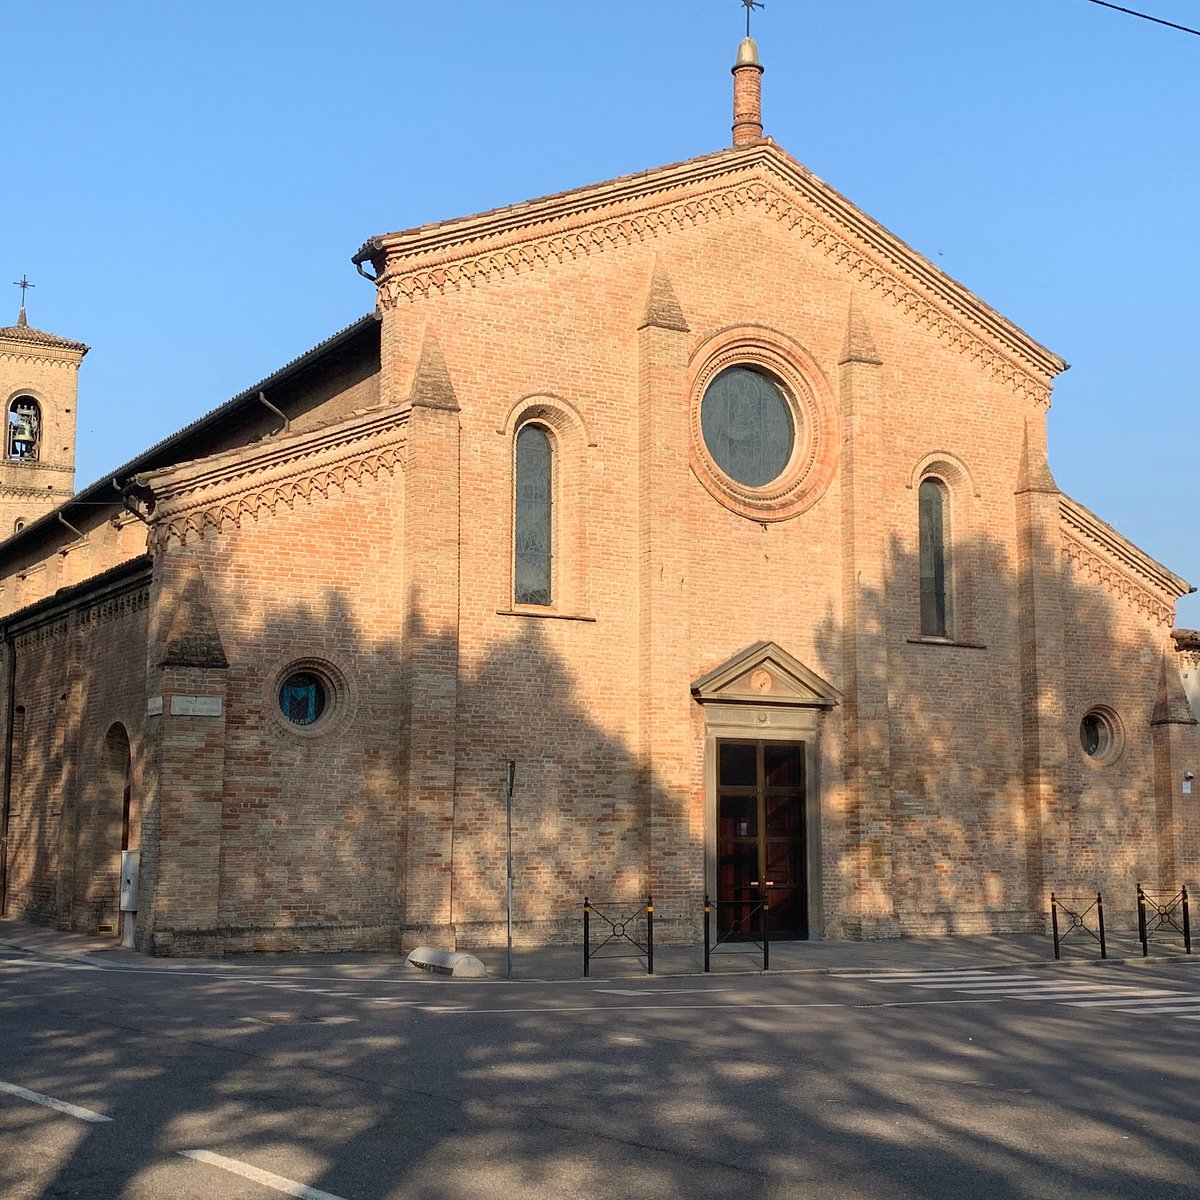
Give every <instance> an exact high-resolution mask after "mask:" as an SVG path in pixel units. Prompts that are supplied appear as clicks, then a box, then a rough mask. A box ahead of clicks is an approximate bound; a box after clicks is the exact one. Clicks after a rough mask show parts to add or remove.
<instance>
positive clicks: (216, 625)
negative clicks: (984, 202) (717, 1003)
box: [0, 39, 1200, 954]
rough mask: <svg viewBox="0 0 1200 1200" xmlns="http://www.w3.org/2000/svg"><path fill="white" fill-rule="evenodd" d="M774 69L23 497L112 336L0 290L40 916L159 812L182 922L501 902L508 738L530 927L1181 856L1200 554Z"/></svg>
mask: <svg viewBox="0 0 1200 1200" xmlns="http://www.w3.org/2000/svg"><path fill="white" fill-rule="evenodd" d="M761 75H762V69H761V67H760V65H759V63H758V58H757V51H756V49H755V47H754V43H753V42H752V41H750V40H749V39H747V40H746V42H744V43H743V44H742V46H741V49H740V51H739V54H738V60H737V65H736V66H735V68H734V97H735V102H734V111H735V124H734V144H733V146H732V147H731V148H729V149H726V150H721V151H718V152H716V153H713V154H709V155H706V156H704V157H701V158H698V159H693V160H691V161H688V162H683V163H678V164H675V165H671V166H667V167H662V168H659V169H656V170H651V171H647V172H645V173H642V174H639V175H632V176H627V177H624V178H621V179H616V180H613V181H610V182H607V183H603V184H599V185H595V186H591V187H584V188H580V189H577V190H575V191H571V192H566V193H563V194H561V195H556V196H550V197H547V198H544V199H540V200H534V201H530V202H528V203H525V204H520V205H516V206H513V207H511V208H505V209H500V210H497V211H494V212H489V213H483V214H480V215H476V216H471V217H466V218H461V219H455V220H449V221H445V222H442V223H439V224H435V225H429V226H424V227H421V228H419V229H414V230H408V231H406V232H402V233H394V234H388V235H386V236H382V237H377V238H373V239H372V240H370V241H368V242H367V243H366V244H365V245H364V246H363V247H362V249H361V250H360V251H359V253H358V254H357V255H356V257H355V262H356V264H357V265H358V267H359V270H360V271H361V272H362V273H363V274H364V275H366V276H367V277H368V278H370V279H372V280H373V283H374V287H375V289H376V308H375V311H374V312H372V313H371V314H370V315H369V316H366V317H364V318H362V319H361V320H359V321H357V322H355V323H354V324H353V325H351V326H349V327H348V328H347V329H345V330H343V331H342V332H340V333H338V334H336V335H335V336H333V337H331V338H330V339H328V340H327V341H326V342H324V343H322V344H321V345H320V346H317V347H316V348H315V349H314V350H312V351H310V352H309V353H307V354H305V355H304V356H302V357H301V358H299V359H297V360H295V361H294V362H292V363H290V364H288V365H287V366H285V367H283V368H282V369H281V370H279V371H278V372H276V373H275V374H274V375H272V376H271V377H269V378H268V379H266V380H264V381H263V382H262V383H261V384H258V385H256V386H255V387H253V388H251V389H249V390H248V391H246V392H245V393H243V394H241V395H239V396H237V397H234V398H233V399H232V400H230V401H229V402H228V403H226V404H224V405H222V406H221V407H219V408H217V409H215V410H213V411H212V412H210V413H209V414H208V415H206V416H204V417H202V418H200V419H199V420H197V421H196V422H194V423H193V424H192V425H189V426H188V427H186V428H185V429H183V430H181V431H180V432H179V433H177V434H175V435H174V436H173V437H171V438H169V439H167V440H166V441H165V442H162V443H160V444H159V445H158V446H155V447H152V448H151V449H149V450H147V451H146V452H145V453H144V454H141V455H139V456H138V457H137V458H136V459H134V460H133V461H132V462H131V463H128V464H126V465H125V466H123V467H121V468H119V469H118V470H117V471H115V472H113V475H112V476H111V477H108V478H105V479H104V480H102V481H101V482H99V483H97V484H95V485H92V486H91V487H89V488H85V489H84V490H83V491H82V492H79V493H77V494H76V495H75V496H74V497H73V498H71V499H65V500H64V499H63V498H62V497H59V496H57V495H56V496H54V497H52V501H39V498H38V497H37V496H34V497H32V499H31V500H30V503H33V502H35V501H36V502H38V505H39V506H37V507H35V508H30V509H29V510H28V512H25V511H24V510H22V511H21V512H18V511H17V508H12V512H11V513H10V514H9V515H8V516H4V514H5V513H8V508H4V507H3V505H8V506H9V507H12V505H13V504H14V503H16V501H22V502H24V499H25V498H24V497H23V496H18V497H15V499H14V497H13V496H12V488H11V487H8V486H7V485H9V484H13V481H14V480H15V479H18V477H20V478H25V477H29V478H32V477H33V474H34V473H35V471H36V470H37V469H38V468H37V467H36V466H35V465H34V464H35V463H36V462H37V461H41V462H43V463H49V462H50V460H51V458H52V457H53V454H54V453H58V454H63V453H65V448H68V447H69V450H70V460H71V463H73V447H74V443H73V440H68V437H67V434H66V433H65V432H63V431H65V430H67V429H68V427H69V429H70V431H71V438H73V429H74V418H73V416H71V415H70V414H71V413H72V412H73V409H74V381H75V375H76V372H77V370H78V368H79V363H80V359H81V358H82V354H83V351H84V349H85V348H84V347H83V346H81V345H80V344H78V343H74V342H67V341H66V340H65V339H61V338H55V337H54V336H53V335H48V334H42V333H40V332H39V331H37V330H34V329H31V327H29V326H28V324H27V322H25V321H22V322H21V323H20V324H19V325H18V326H13V327H10V328H7V329H0V388H3V390H4V397H5V399H6V401H7V402H8V404H9V414H10V415H9V423H10V438H9V447H8V457H7V459H6V460H5V462H4V464H3V465H2V466H0V480H3V482H4V483H5V485H6V487H5V488H0V517H3V519H4V520H7V521H9V525H8V527H7V528H6V530H5V532H6V533H11V536H10V537H9V538H8V540H7V541H6V542H4V543H3V545H2V546H0V611H2V612H3V614H4V616H3V666H2V668H0V669H2V671H3V675H2V676H0V678H3V680H4V681H5V682H4V692H3V708H2V712H0V721H2V722H3V724H2V725H0V729H2V730H3V731H4V742H3V745H4V751H5V753H4V775H3V797H2V803H3V810H2V814H0V819H2V821H3V828H0V834H2V835H3V837H4V855H3V865H2V869H3V881H2V884H0V888H2V891H3V900H4V905H5V908H6V911H7V912H9V913H13V914H24V915H28V916H31V917H33V918H35V919H39V920H43V921H46V922H53V923H56V924H58V925H60V926H61V927H63V928H71V929H79V930H89V931H96V930H98V929H103V930H109V931H113V932H115V931H116V929H117V927H118V924H119V921H120V917H119V915H118V912H117V864H118V862H119V855H120V851H121V850H122V849H140V851H141V880H140V888H139V899H138V905H137V914H136V918H132V917H131V918H129V919H130V920H132V921H133V922H134V933H135V938H136V943H137V945H138V946H139V947H140V948H142V949H144V950H146V951H147V952H153V953H163V954H187V953H219V952H221V951H223V950H226V949H228V950H231V951H232V950H243V949H285V948H307V949H341V948H353V947H380V948H385V947H397V946H400V945H405V946H409V945H412V944H415V943H417V942H423V941H434V942H437V943H440V944H444V945H457V946H460V947H464V948H470V947H472V946H482V945H487V944H496V943H498V942H502V941H503V939H504V936H505V865H506V849H507V843H506V815H505V814H506V786H507V773H508V764H509V763H512V764H515V766H514V780H515V786H514V791H513V842H512V848H513V856H514V873H515V887H514V921H515V932H516V938H517V940H518V941H522V942H539V941H553V940H560V939H563V938H568V937H571V938H573V937H577V936H578V918H579V910H580V905H581V902H582V898H583V896H584V894H585V893H586V894H590V895H591V896H593V897H605V898H612V899H619V900H624V901H636V899H637V898H638V897H643V896H645V895H646V894H647V893H651V892H652V893H653V895H654V898H655V905H656V914H657V916H658V917H659V919H660V921H661V922H663V923H664V931H665V933H666V935H667V936H673V937H679V938H684V937H689V938H690V937H694V936H696V934H697V932H698V928H699V925H698V923H699V913H700V907H701V903H702V898H703V896H704V895H705V894H706V893H708V894H710V895H712V896H713V897H715V898H716V899H717V901H718V903H719V906H720V912H721V914H722V916H721V918H720V919H721V920H722V921H723V922H725V924H726V925H728V924H729V923H730V922H732V921H734V920H736V919H737V918H738V916H739V914H742V915H744V914H745V913H746V912H748V911H749V908H748V906H749V905H751V904H752V902H754V901H755V900H756V899H757V898H758V897H760V896H761V893H762V890H763V888H764V886H765V885H767V884H770V886H771V890H770V896H771V900H772V922H773V925H774V927H775V928H776V930H777V934H778V935H782V936H793V937H832V938H839V937H885V936H898V935H901V934H918V933H920V934H927V933H955V932H980V931H1018V930H1031V929H1041V928H1043V927H1044V923H1045V920H1046V917H1045V914H1046V910H1047V902H1048V896H1049V892H1050V891H1051V890H1056V891H1058V892H1060V893H1065V894H1081V893H1083V892H1087V891H1091V892H1094V891H1095V890H1096V889H1102V890H1103V891H1104V892H1105V893H1106V901H1108V903H1109V906H1110V908H1111V909H1112V910H1113V911H1114V913H1115V914H1116V919H1120V914H1121V910H1122V909H1125V910H1128V911H1127V912H1125V913H1124V915H1125V916H1126V917H1131V915H1132V890H1133V886H1134V884H1135V883H1136V882H1138V881H1140V882H1143V883H1147V884H1151V885H1158V884H1162V885H1163V886H1174V885H1176V884H1177V883H1178V882H1179V881H1181V880H1188V881H1190V880H1192V879H1193V878H1194V877H1195V875H1196V872H1197V867H1198V866H1200V821H1198V819H1197V812H1196V803H1195V799H1196V798H1195V797H1193V796H1191V795H1190V794H1188V793H1190V787H1188V786H1187V785H1186V784H1185V782H1184V781H1185V779H1186V778H1187V777H1188V776H1189V773H1191V772H1194V771H1195V770H1196V766H1197V737H1196V727H1195V719H1194V717H1193V715H1192V710H1191V707H1190V705H1189V703H1188V700H1187V697H1186V695H1185V692H1184V687H1183V683H1182V681H1181V676H1180V670H1179V665H1178V664H1179V653H1178V651H1177V649H1176V643H1177V641H1178V639H1175V640H1173V639H1172V636H1171V634H1172V625H1173V621H1174V606H1175V602H1176V600H1177V599H1178V598H1179V597H1180V596H1182V595H1183V594H1185V593H1186V592H1187V591H1188V590H1189V587H1188V585H1187V583H1185V582H1184V581H1183V580H1181V579H1180V578H1178V577H1177V576H1176V575H1174V574H1172V573H1171V572H1170V571H1169V570H1167V569H1166V568H1164V567H1162V566H1160V565H1159V564H1158V563H1156V562H1154V561H1153V560H1152V559H1150V558H1149V557H1148V556H1146V555H1145V554H1143V553H1142V552H1141V551H1139V550H1138V549H1137V548H1136V547H1134V546H1133V545H1131V544H1130V543H1129V542H1128V541H1127V540H1126V539H1124V538H1123V537H1122V536H1121V535H1120V534H1119V533H1117V532H1116V531H1115V530H1113V529H1112V528H1110V527H1109V526H1108V525H1106V524H1105V523H1104V522H1103V521H1102V520H1101V519H1100V518H1099V517H1097V516H1095V515H1093V514H1092V513H1091V512H1089V511H1088V510H1087V509H1085V508H1084V507H1083V506H1082V505H1080V504H1078V503H1076V502H1075V501H1073V500H1071V499H1070V498H1069V497H1067V496H1066V495H1064V494H1063V493H1062V492H1061V491H1060V490H1059V489H1058V487H1057V486H1056V484H1055V482H1054V479H1053V477H1052V475H1051V472H1050V468H1049V465H1048V460H1047V447H1046V413H1047V410H1048V408H1049V404H1050V396H1051V385H1052V381H1053V379H1054V377H1055V376H1056V375H1057V374H1058V373H1059V372H1061V371H1062V370H1063V369H1064V368H1065V364H1064V363H1063V362H1062V360H1061V359H1059V358H1058V357H1057V356H1056V355H1054V354H1053V353H1051V352H1050V351H1049V350H1047V349H1045V348H1044V347H1042V346H1040V345H1039V344H1038V343H1037V342H1035V341H1034V340H1033V339H1032V338H1031V337H1030V336H1029V335H1027V334H1026V333H1024V332H1022V331H1021V330H1020V329H1018V328H1016V327H1015V326H1014V325H1012V324H1011V323H1010V322H1009V321H1007V320H1006V319H1005V318H1004V317H1002V316H1001V315H1000V314H999V313H997V312H994V311H993V310H992V309H990V308H988V307H987V306H986V305H985V304H984V303H983V302H982V301H980V300H979V299H978V298H977V297H975V296H974V295H972V294H971V293H970V292H969V291H967V290H966V289H965V288H964V287H963V286H962V285H960V284H959V283H957V282H955V281H954V280H952V279H950V278H948V277H947V276H945V275H944V274H942V273H941V272H939V271H938V270H937V268H935V267H934V266H933V265H932V264H931V263H929V262H928V261H926V260H925V259H923V258H922V257H921V256H920V255H918V254H917V253H916V252H915V251H913V250H912V249H911V248H910V247H908V246H906V245H905V244H904V243H903V242H901V241H900V240H899V239H897V238H896V237H895V236H894V235H893V234H891V233H889V232H888V231H887V230H886V229H884V228H882V227H881V226H880V225H878V224H877V223H876V222H874V221H872V220H871V219H870V218H869V217H867V216H866V215H865V214H863V213H862V212H860V211H859V210H858V209H856V208H855V207H854V206H853V205H852V204H851V203H850V202H849V201H848V200H846V199H845V198H844V197H842V196H841V195H839V194H838V193H837V192H836V191H834V190H833V189H832V188H831V187H829V186H828V185H827V184H826V183H824V182H823V181H821V180H820V179H818V178H816V177H815V176H814V175H812V174H811V173H810V172H809V171H808V170H806V169H805V168H804V167H803V166H802V165H801V164H800V163H799V162H797V161H796V160H795V159H794V158H792V157H791V156H790V155H789V154H787V153H786V152H785V151H783V150H782V149H781V148H780V147H779V146H778V145H776V144H775V143H774V142H773V141H772V140H770V139H767V138H764V137H763V136H762V125H761V116H760V111H759V86H760V81H761ZM18 401H20V402H21V403H23V404H25V409H23V410H20V411H18ZM31 401H32V402H33V403H34V404H35V405H36V406H37V412H36V413H35V414H34V415H35V416H37V417H38V419H39V420H40V422H41V424H40V427H39V429H38V430H37V431H33V430H32V429H29V430H27V429H26V427H25V426H20V429H21V431H22V433H21V436H25V433H26V432H34V433H35V435H36V436H35V438H34V443H33V451H34V453H35V455H36V454H37V453H40V454H41V455H42V456H43V457H42V458H41V460H38V459H36V457H35V459H31V460H29V461H25V458H27V455H28V453H29V452H28V451H22V454H21V455H16V453H15V451H14V450H13V448H12V429H13V428H15V427H17V426H18V425H19V423H20V421H21V420H22V419H23V418H22V415H21V414H22V412H24V413H25V416H28V415H29V414H30V413H33V409H31V408H29V402H31ZM52 431H53V435H52ZM60 433H61V434H62V436H61V437H59V436H58V435H59V434H60ZM59 446H61V447H64V450H63V451H58V450H57V449H56V448H57V447H59ZM56 478H57V477H56ZM13 486H16V485H15V484H13ZM48 490H50V489H48ZM18 520H21V521H22V524H21V525H20V526H19V527H18V526H17V521H18ZM1110 897H1111V899H1110Z"/></svg>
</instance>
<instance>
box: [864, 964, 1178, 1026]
mask: <svg viewBox="0 0 1200 1200" xmlns="http://www.w3.org/2000/svg"><path fill="white" fill-rule="evenodd" d="M872 982H874V983H887V982H891V983H906V984H908V985H909V986H910V987H917V988H921V989H922V990H924V991H956V992H963V993H966V994H967V995H972V996H985V997H988V998H994V999H1008V1000H1026V1001H1037V1000H1052V1001H1056V1002H1058V1003H1060V1004H1066V1005H1068V1006H1069V1007H1071V1008H1109V1009H1112V1010H1113V1011H1114V1012H1122V1013H1129V1014H1131V1015H1133V1016H1139V1015H1150V1014H1158V1015H1162V1016H1172V1017H1178V1018H1179V1019H1180V1020H1183V1021H1200V1011H1196V1010H1197V1009H1200V996H1196V995H1188V994H1187V993H1184V992H1176V991H1171V990H1169V989H1165V988H1154V987H1129V986H1127V985H1123V984H1105V983H1080V982H1072V981H1071V980H1067V979H1061V980H1055V979H1045V978H1044V977H1041V978H1040V979H1039V977H1038V976H1034V975H993V976H991V978H990V979H988V980H986V981H984V980H982V979H971V980H961V981H957V982H955V981H951V980H948V979H946V977H945V976H944V975H942V974H941V973H939V974H937V975H936V976H932V975H924V974H921V975H911V976H909V977H907V978H903V979H902V978H898V977H896V976H891V977H888V976H879V977H876V978H874V979H872Z"/></svg>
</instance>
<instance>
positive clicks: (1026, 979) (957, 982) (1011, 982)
mask: <svg viewBox="0 0 1200 1200" xmlns="http://www.w3.org/2000/svg"><path fill="white" fill-rule="evenodd" d="M902 982H903V983H907V984H908V985H909V987H919V988H930V989H933V988H941V989H943V990H948V991H953V990H955V989H958V990H960V991H964V990H966V989H967V988H974V989H976V990H982V989H983V988H1010V987H1015V986H1017V985H1018V984H1019V985H1020V986H1022V987H1029V986H1034V987H1037V986H1041V985H1039V983H1038V976H1036V975H993V976H992V977H991V978H990V979H935V980H933V981H931V982H926V981H925V980H923V979H905V980H902Z"/></svg>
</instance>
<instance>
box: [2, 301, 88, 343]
mask: <svg viewBox="0 0 1200 1200" xmlns="http://www.w3.org/2000/svg"><path fill="white" fill-rule="evenodd" d="M0 342H23V343H24V344H25V345H27V346H53V347H55V348H56V349H59V350H78V351H79V352H80V354H86V353H87V352H88V347H87V346H85V345H84V344H83V343H82V342H73V341H72V340H71V339H70V338H65V337H59V336H58V334H57V333H47V332H46V331H45V330H44V329H34V327H33V326H32V325H30V324H28V323H27V322H26V320H25V310H24V309H21V315H20V317H18V319H17V323H16V324H15V325H2V326H0Z"/></svg>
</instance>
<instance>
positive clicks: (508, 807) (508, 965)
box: [504, 759, 517, 979]
mask: <svg viewBox="0 0 1200 1200" xmlns="http://www.w3.org/2000/svg"><path fill="white" fill-rule="evenodd" d="M516 780H517V764H516V763H515V762H513V761H512V760H511V759H510V760H509V763H508V798H507V800H506V802H505V805H504V815H505V821H506V823H507V826H508V854H507V857H508V880H507V882H508V887H507V921H508V953H507V956H506V958H505V978H507V979H511V978H512V912H513V869H512V800H513V784H514V783H516Z"/></svg>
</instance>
